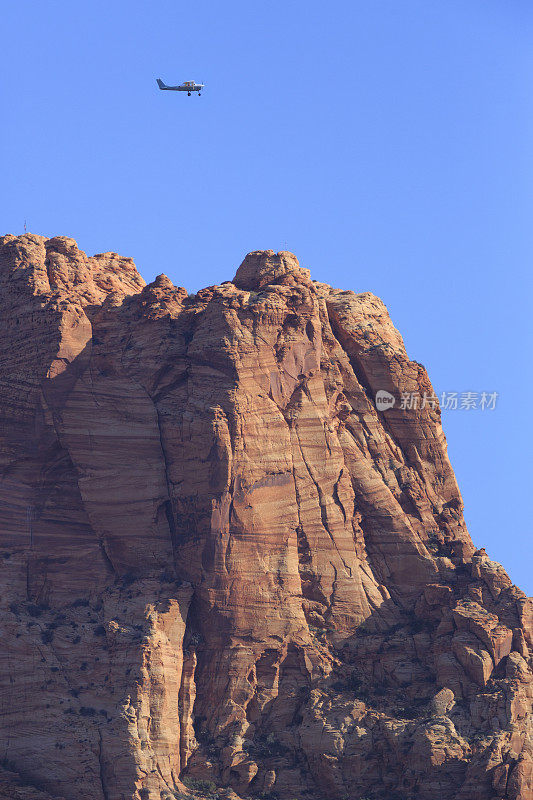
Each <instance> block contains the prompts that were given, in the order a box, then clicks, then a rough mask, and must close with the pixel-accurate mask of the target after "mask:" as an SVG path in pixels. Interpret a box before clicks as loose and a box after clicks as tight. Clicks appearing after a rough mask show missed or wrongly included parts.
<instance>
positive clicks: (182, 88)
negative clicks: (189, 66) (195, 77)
mask: <svg viewBox="0 0 533 800" xmlns="http://www.w3.org/2000/svg"><path fill="white" fill-rule="evenodd" d="M157 85H158V86H159V88H160V89H166V90H167V91H168V92H187V94H188V95H189V97H190V96H191V92H198V97H200V95H201V93H202V89H203V88H204V84H203V83H195V82H194V81H184V83H181V84H180V85H179V86H167V85H166V83H163V81H162V80H161V78H158V79H157Z"/></svg>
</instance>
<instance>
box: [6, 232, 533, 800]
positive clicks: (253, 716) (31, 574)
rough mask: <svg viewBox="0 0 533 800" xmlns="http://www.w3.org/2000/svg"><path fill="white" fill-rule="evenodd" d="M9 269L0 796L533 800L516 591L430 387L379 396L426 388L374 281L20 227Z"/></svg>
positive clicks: (527, 690)
mask: <svg viewBox="0 0 533 800" xmlns="http://www.w3.org/2000/svg"><path fill="white" fill-rule="evenodd" d="M0 284H1V295H0V306H1V318H0V337H1V364H0V414H1V441H0V458H1V462H2V463H1V476H2V478H1V484H0V568H1V571H0V575H1V581H0V586H1V592H0V603H1V614H0V620H1V633H2V642H3V646H2V649H1V651H0V663H1V670H0V690H1V701H0V702H1V705H0V757H1V758H2V759H3V761H2V764H3V766H4V773H3V778H2V777H1V776H0V796H3V795H2V794H1V792H2V791H3V785H9V786H11V790H10V791H11V794H6V795H5V796H6V797H7V796H9V797H11V796H12V797H21V798H22V797H24V798H26V797H28V798H30V797H31V798H37V797H40V798H45V797H46V798H48V797H49V796H50V795H52V796H53V797H59V796H60V797H62V798H66V800H74V799H75V798H76V799H77V798H82V799H83V800H159V799H160V798H164V799H166V800H169V799H170V798H173V797H175V796H180V794H183V793H185V792H186V790H185V789H184V787H183V784H182V783H181V781H180V778H181V779H182V780H183V779H184V780H185V783H186V784H187V783H188V785H189V787H192V788H193V792H196V793H198V792H202V791H203V792H204V794H205V793H207V794H209V793H210V792H211V794H212V795H213V794H214V793H216V792H218V794H219V796H220V797H223V796H224V797H234V798H235V797H236V796H237V795H238V796H240V797H267V798H279V800H292V799H293V798H298V800H315V798H316V800H326V799H327V800H345V799H346V798H349V799H350V800H352V799H353V800H358V798H373V800H385V799H386V800H415V798H416V800H436V799H437V798H438V800H452V799H453V800H487V799H488V798H493V799H494V800H496V798H508V800H531V797H532V796H533V795H532V778H531V761H530V747H531V744H530V742H531V740H530V738H528V734H529V730H528V719H529V711H530V705H531V669H530V664H531V662H530V650H529V647H530V646H531V606H530V605H529V603H528V600H527V599H526V597H525V596H524V594H523V593H522V592H521V591H520V590H519V589H517V588H516V587H515V586H513V585H512V584H511V581H510V580H509V578H508V577H507V575H506V573H505V572H504V570H503V568H502V567H500V566H499V565H498V564H496V563H494V562H493V561H491V560H490V559H489V558H488V556H487V555H486V554H485V552H484V551H476V550H475V548H474V547H473V545H472V542H471V540H470V537H469V535H468V532H467V530H466V528H465V525H464V522H463V517H462V501H461V496H460V493H459V490H458V488H457V485H456V482H455V479H454V475H453V472H452V469H451V467H450V464H449V461H448V458H447V455H446V443H445V439H444V435H443V432H442V428H441V424H440V411H439V409H438V406H437V407H436V408H431V407H430V405H428V406H427V407H426V408H425V409H423V410H420V409H417V410H401V409H400V408H399V407H398V404H397V405H396V407H394V408H392V409H389V410H387V411H384V412H379V411H377V410H376V407H375V405H374V402H373V399H374V396H375V393H376V391H377V390H379V389H384V390H386V391H388V392H391V393H392V394H394V395H395V396H396V397H398V396H399V395H400V394H401V393H402V392H417V393H419V394H421V395H423V393H424V392H426V393H427V394H430V393H431V391H432V389H431V384H430V382H429V379H428V376H427V374H426V371H425V370H424V368H423V367H422V366H421V365H419V364H417V363H416V362H413V361H410V360H409V358H408V356H407V354H406V352H405V348H404V345H403V342H402V338H401V336H400V335H399V333H398V332H397V331H396V329H395V328H394V326H393V325H392V323H391V321H390V319H389V316H388V314H387V310H386V308H385V306H384V305H383V303H382V302H381V301H380V300H379V299H378V298H377V297H374V296H373V295H371V294H368V293H364V294H355V293H354V292H351V291H339V290H337V289H332V288H331V287H330V286H327V285H325V284H321V283H317V282H315V281H312V280H311V279H310V275H309V272H308V271H307V270H305V269H302V268H301V267H300V266H299V265H298V261H297V260H296V258H295V257H294V256H293V255H292V254H291V253H286V252H282V253H278V254H274V253H273V252H272V251H262V252H255V253H250V254H249V255H248V256H247V257H246V259H245V260H244V262H243V264H242V265H241V266H240V267H239V269H238V271H237V274H236V276H235V278H234V280H233V281H231V282H229V281H227V282H225V283H223V284H222V285H220V286H212V287H209V288H207V289H203V290H202V291H200V292H199V293H198V294H197V295H196V296H188V294H187V292H186V291H185V289H182V288H177V287H175V286H173V284H172V283H171V281H170V280H169V279H168V278H166V277H165V276H164V275H160V276H159V277H158V278H157V279H156V280H155V281H154V283H152V284H150V285H149V286H145V284H144V281H143V280H142V278H141V277H140V276H139V274H138V273H137V271H136V269H135V266H134V264H133V262H132V261H131V260H130V259H127V258H121V257H119V256H118V255H116V254H115V253H104V254H100V255H97V256H94V257H93V258H87V256H86V255H85V254H84V253H83V252H81V251H80V250H78V248H77V246H76V243H75V242H74V241H73V240H72V239H67V238H64V237H58V238H54V239H45V238H44V237H41V236H34V235H31V234H26V235H24V236H20V237H14V236H5V237H3V238H2V239H0ZM16 775H18V777H15V776H16ZM10 776H11V777H10ZM2 780H3V782H4V783H3V784H2ZM201 781H212V782H213V783H214V784H216V787H218V788H217V789H216V790H215V789H214V788H213V787H212V786H211V785H210V784H206V783H201ZM6 782H7V783H6ZM17 786H18V788H16V787H17ZM21 787H22V788H21ZM32 787H37V788H32ZM39 790H40V791H39ZM17 792H18V794H17ZM235 793H236V794H235Z"/></svg>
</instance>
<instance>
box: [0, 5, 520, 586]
mask: <svg viewBox="0 0 533 800" xmlns="http://www.w3.org/2000/svg"><path fill="white" fill-rule="evenodd" d="M2 14H3V16H2V28H3V35H2V48H1V51H0V61H1V78H0V80H1V84H0V86H1V94H2V98H1V99H2V109H3V119H2V125H1V126H0V146H1V162H2V180H1V187H2V189H1V194H0V212H1V215H0V219H1V226H0V227H1V230H2V232H10V233H22V231H23V225H24V220H25V219H27V223H28V230H30V231H32V232H34V233H39V234H44V235H46V236H54V235H60V234H61V235H68V236H72V237H74V238H75V239H76V240H77V241H78V243H79V245H80V247H81V248H82V249H84V250H86V251H87V252H88V253H89V254H92V253H95V252H102V251H105V250H115V251H118V252H120V253H122V254H124V255H130V256H133V257H134V259H135V261H136V263H137V266H138V268H139V270H140V271H141V273H142V275H143V276H144V278H145V279H146V280H148V281H149V280H152V279H153V278H154V276H155V275H156V274H158V273H160V272H166V273H167V274H168V275H169V276H170V277H171V278H172V280H173V281H174V282H175V283H177V284H180V285H184V286H186V287H187V288H188V289H189V290H195V289H198V288H200V287H201V286H205V285H209V284H212V283H219V282H221V281H223V280H227V279H229V278H231V277H232V276H233V274H234V272H235V269H236V267H237V266H238V264H239V263H240V261H241V259H242V257H243V255H244V254H245V253H246V252H247V251H249V250H256V249H261V248H273V249H274V250H278V249H289V250H292V251H293V252H295V253H296V254H297V256H298V257H299V259H300V262H301V263H302V265H304V266H306V267H309V268H310V269H311V271H312V273H313V277H315V278H317V279H319V280H323V281H327V282H328V283H331V284H333V285H336V286H339V287H343V288H351V289H354V290H356V291H366V290H370V291H373V292H375V293H376V294H378V295H379V296H381V297H382V298H383V300H384V301H385V302H386V303H387V305H388V307H389V310H390V313H391V315H392V318H393V320H394V321H395V323H396V325H397V326H398V327H399V329H400V330H401V332H402V334H403V335H404V338H405V341H406V345H407V348H408V351H409V353H410V355H411V357H412V358H414V359H416V360H418V361H421V362H423V363H424V364H425V365H426V367H427V368H428V371H429V374H430V377H431V379H432V381H433V384H434V386H435V388H436V389H437V390H438V391H454V390H455V391H459V392H463V391H473V392H481V391H483V390H490V391H497V392H499V394H500V397H499V400H498V405H497V408H496V410H495V411H485V412H481V411H479V410H478V411H459V410H458V411H449V412H446V413H445V414H444V426H445V431H446V434H447V437H448V442H449V450H450V455H451V459H452V463H453V466H454V468H455V470H456V474H457V477H458V480H459V484H460V487H461V490H462V492H463V496H464V500H465V505H466V518H467V521H468V524H469V527H470V531H471V534H472V537H473V539H474V542H475V543H476V544H477V545H478V546H485V547H486V548H487V551H488V552H489V554H490V555H491V556H492V557H493V558H495V559H496V560H498V561H500V562H502V563H503V564H504V565H505V567H506V568H507V570H508V571H509V573H510V575H511V577H512V579H513V580H514V581H515V582H516V583H518V584H519V585H520V586H521V587H522V588H523V589H524V590H526V591H529V592H530V593H531V591H532V589H533V580H532V577H531V563H532V562H531V555H532V553H531V521H530V516H531V512H530V511H529V505H528V503H529V499H530V498H531V493H532V488H531V487H532V477H533V469H532V467H531V463H532V460H531V451H532V444H533V443H532V436H531V424H530V416H531V412H530V409H529V405H530V403H531V399H532V397H533V385H532V380H531V349H532V344H533V341H532V335H531V310H532V309H531V289H532V281H531V270H532V263H531V262H532V255H533V234H532V219H533V196H532V185H533V182H532V178H533V144H532V142H533V103H532V99H531V98H532V92H533V47H532V42H533V5H532V4H531V2H530V1H529V0H505V1H504V0H468V2H465V0H379V1H378V0H365V2H362V0H339V1H336V0H332V1H331V2H328V3H323V2H316V0H305V2H304V0H284V1H283V2H281V1H280V0H271V2H256V3H250V2H244V0H236V1H235V2H234V1H233V0H227V1H226V2H223V3H221V2H201V1H200V2H195V3H181V2H176V1H175V0H173V1H172V2H157V1H156V2H152V3H148V2H138V0H133V1H132V0H129V2H125V0H115V2H113V0H111V2H105V3H104V2H101V0H96V1H94V0H93V2H91V3H83V4H82V3H76V2H74V3H73V2H65V0H55V1H54V0H48V2H44V3H37V2H35V1H33V2H27V0H18V2H17V3H4V5H3V12H2ZM157 77H162V78H163V79H164V80H165V81H167V82H168V83H174V82H181V81H182V80H188V79H195V80H197V81H203V82H205V83H206V84H207V89H206V91H205V93H204V95H203V96H202V97H201V98H198V97H196V96H194V97H191V98H188V97H187V96H186V95H182V94H172V93H169V92H160V91H159V90H158V89H157V86H156V83H155V79H156V78H157ZM526 501H527V502H526Z"/></svg>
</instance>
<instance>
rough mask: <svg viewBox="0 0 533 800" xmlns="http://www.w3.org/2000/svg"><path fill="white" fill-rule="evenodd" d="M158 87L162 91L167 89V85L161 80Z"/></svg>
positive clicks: (158, 80)
mask: <svg viewBox="0 0 533 800" xmlns="http://www.w3.org/2000/svg"><path fill="white" fill-rule="evenodd" d="M157 85H158V86H159V88H160V89H166V88H167V87H166V86H165V84H164V83H163V81H162V80H161V78H158V79H157Z"/></svg>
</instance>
